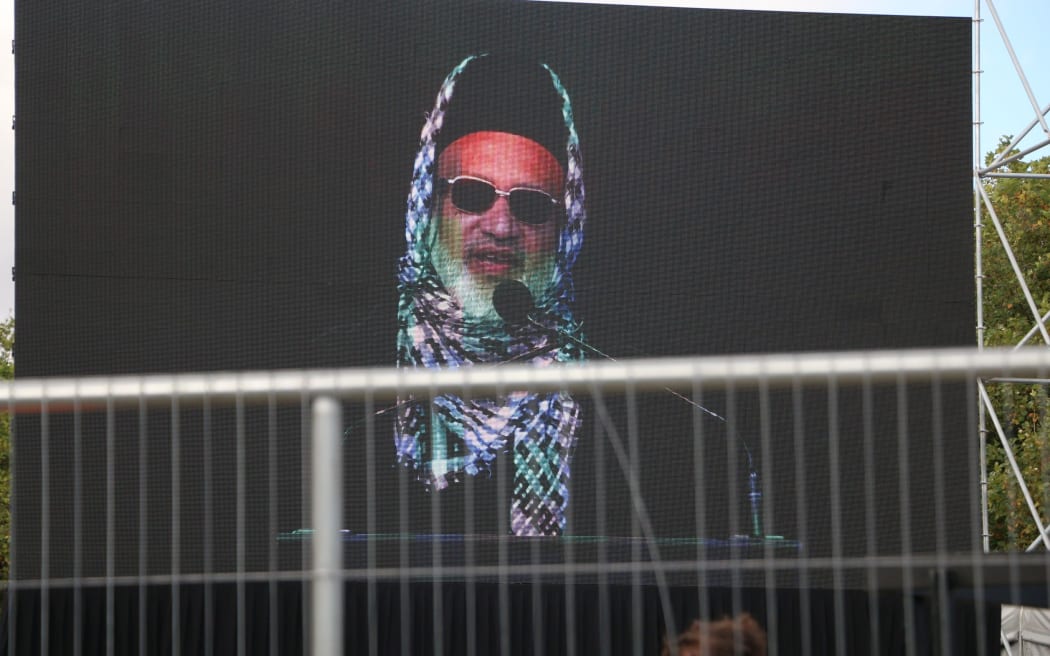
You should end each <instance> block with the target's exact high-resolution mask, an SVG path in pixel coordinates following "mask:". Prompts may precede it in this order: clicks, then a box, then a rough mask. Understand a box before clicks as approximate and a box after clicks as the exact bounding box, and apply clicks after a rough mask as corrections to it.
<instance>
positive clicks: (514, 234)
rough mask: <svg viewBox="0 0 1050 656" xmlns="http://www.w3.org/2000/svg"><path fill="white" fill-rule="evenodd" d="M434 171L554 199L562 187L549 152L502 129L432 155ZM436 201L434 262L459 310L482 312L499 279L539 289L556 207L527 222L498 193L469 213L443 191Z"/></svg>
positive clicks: (554, 235) (549, 258) (549, 260)
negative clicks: (488, 203) (537, 220)
mask: <svg viewBox="0 0 1050 656" xmlns="http://www.w3.org/2000/svg"><path fill="white" fill-rule="evenodd" d="M437 172H438V177H439V178H442V179H454V178H457V177H459V176H469V177H471V178H477V179H479V180H483V181H486V182H489V183H491V185H492V186H493V187H494V188H496V189H499V190H502V191H510V190H513V189H532V190H539V191H543V192H546V193H547V194H548V195H549V196H551V197H552V198H554V199H557V200H559V201H560V200H561V198H562V190H563V186H564V171H563V169H562V167H561V164H560V163H559V162H558V160H557V159H555V157H554V155H552V154H551V153H550V151H548V150H547V149H546V148H544V147H543V146H541V145H540V144H538V143H536V142H535V141H532V140H531V139H527V138H525V137H521V136H518V135H515V134H509V133H506V132H473V133H471V134H468V135H466V136H464V137H461V138H459V139H457V140H456V141H454V142H453V143H452V144H450V145H449V146H448V147H447V148H446V149H445V151H444V152H443V153H442V154H441V156H440V157H439V158H438V170H437ZM438 201H439V204H438V212H437V229H438V233H437V244H436V247H435V249H434V265H435V268H436V269H437V272H438V275H439V276H440V277H441V279H442V282H443V283H444V284H445V287H446V288H447V289H448V290H449V291H450V292H451V293H453V294H454V295H455V296H456V297H457V298H458V300H459V301H460V303H461V305H462V306H463V308H464V311H465V312H466V313H467V314H472V315H479V314H480V315H486V314H490V313H491V299H492V291H493V290H494V289H495V288H496V286H497V285H498V284H499V283H500V282H503V281H504V280H520V281H521V282H523V283H525V285H526V286H527V287H529V289H530V291H532V293H533V294H534V295H539V294H541V293H542V292H543V291H545V290H546V287H547V284H548V283H549V282H550V279H551V273H552V271H553V269H552V267H553V262H554V253H555V249H556V248H557V243H558V241H557V240H558V232H559V230H560V229H561V225H562V222H563V221H564V218H563V217H564V211H563V210H562V209H561V206H560V205H558V206H557V207H554V208H552V211H551V212H550V216H551V218H550V220H548V221H546V222H545V223H542V224H540V225H534V224H530V223H526V222H524V221H522V220H520V218H518V217H516V216H515V214H514V213H513V212H512V211H511V203H510V199H509V198H507V197H506V196H500V195H497V196H495V202H493V203H492V205H491V206H490V207H487V208H485V209H483V210H480V211H474V212H471V211H465V210H464V209H462V208H460V207H457V206H456V205H455V204H454V203H453V198H452V194H451V193H450V192H449V190H448V189H445V190H444V191H443V192H442V193H441V194H440V196H439V197H438Z"/></svg>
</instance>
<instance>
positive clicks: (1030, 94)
mask: <svg viewBox="0 0 1050 656" xmlns="http://www.w3.org/2000/svg"><path fill="white" fill-rule="evenodd" d="M982 6H983V8H985V9H987V13H988V15H989V16H990V17H991V19H992V21H993V22H994V24H995V27H996V30H997V32H998V35H999V37H1000V38H1001V39H1002V42H1003V44H1004V45H1005V47H1006V51H1007V53H1008V54H1009V56H1010V60H1011V62H1012V64H1013V67H1014V72H1015V74H1016V75H1017V79H1018V82H1019V83H1020V84H1021V86H1022V87H1023V88H1024V92H1025V95H1026V96H1027V98H1028V102H1029V103H1030V104H1031V109H1032V113H1033V119H1032V120H1031V121H1030V122H1029V123H1028V125H1026V126H1024V128H1022V129H1021V130H1020V131H1019V132H1018V133H1017V135H1015V136H1014V137H1013V140H1012V141H1011V143H1010V144H1008V145H1007V146H1006V147H1005V148H1004V149H1003V150H1002V151H1001V152H999V153H997V154H996V155H995V157H994V158H993V161H992V162H991V163H989V164H988V165H986V166H985V165H983V164H982V159H983V158H982V153H981V125H982V123H981V75H982V73H983V72H984V71H983V70H982V67H981V31H980V27H981V24H982V23H983V21H984V19H983V18H982V14H981V11H982ZM973 21H974V30H973V57H974V64H975V66H974V75H973V79H974V84H973V94H974V96H973V102H974V166H973V188H974V192H973V193H974V200H973V209H974V219H975V220H974V233H975V262H976V290H977V344H978V347H979V348H983V347H984V342H985V330H986V326H985V324H984V308H983V302H984V298H983V282H984V272H983V263H982V243H983V239H982V236H983V231H984V230H985V228H987V227H988V226H987V225H986V224H985V217H987V218H989V219H990V220H991V227H992V228H993V229H994V230H995V231H996V234H997V235H998V237H999V243H1000V245H1001V247H1002V248H1003V252H1004V253H1005V255H1006V257H1007V259H1008V260H1009V262H1010V266H1011V268H1012V269H1013V273H1014V277H1015V279H1016V282H1017V290H1018V293H1019V295H1020V296H1023V298H1024V301H1025V303H1026V305H1027V307H1028V309H1029V311H1030V312H1031V315H1032V328H1031V330H1029V331H1028V333H1027V334H1026V335H1025V336H1024V337H1023V338H1022V339H1021V340H1020V341H1019V342H1018V343H1017V344H1016V345H1015V347H1014V348H1015V349H1019V348H1021V347H1023V346H1025V345H1026V344H1027V343H1028V342H1029V341H1030V340H1032V339H1033V338H1034V337H1035V336H1036V335H1037V334H1038V335H1039V337H1041V338H1042V341H1043V344H1044V345H1046V346H1050V333H1048V332H1047V321H1048V319H1050V312H1046V313H1043V312H1041V311H1040V309H1039V307H1038V305H1037V304H1036V302H1035V299H1034V298H1033V297H1032V292H1031V290H1030V288H1029V286H1028V281H1027V280H1026V279H1025V276H1024V273H1023V270H1022V267H1021V264H1020V263H1019V262H1018V261H1017V257H1016V255H1015V254H1014V250H1013V247H1012V246H1011V244H1010V240H1009V239H1008V238H1007V235H1006V232H1005V230H1004V229H1003V224H1002V222H1001V221H1000V220H999V216H998V215H997V213H996V211H995V208H994V207H993V206H992V203H991V200H990V198H989V196H988V193H987V190H986V189H985V180H987V179H994V178H1029V179H1036V180H1047V179H1050V175H1048V174H1041V173H1003V172H999V169H1001V168H1002V167H1003V166H1004V165H1006V164H1009V163H1010V162H1013V161H1016V160H1018V159H1021V158H1022V157H1027V156H1029V155H1031V154H1033V153H1038V152H1039V151H1042V150H1044V149H1046V148H1047V146H1050V126H1048V124H1047V118H1046V115H1047V112H1048V111H1050V104H1046V105H1040V104H1039V102H1038V101H1037V99H1036V95H1035V92H1034V91H1033V89H1032V86H1031V84H1029V82H1028V76H1027V75H1026V74H1025V71H1024V67H1023V66H1022V65H1021V62H1020V60H1018V58H1017V54H1016V53H1015V51H1014V48H1013V44H1012V43H1011V41H1010V37H1009V35H1008V34H1007V31H1006V26H1005V25H1004V24H1003V22H1002V20H1001V19H1000V17H999V12H998V11H997V10H996V7H995V2H994V0H975V2H974V17H973ZM1044 100H1045V99H1044ZM1037 127H1038V129H1039V130H1041V131H1042V133H1043V136H1044V138H1043V139H1041V140H1039V141H1038V142H1037V143H1036V144H1034V145H1032V146H1029V147H1026V148H1025V149H1023V150H1021V151H1019V152H1017V153H1015V154H1013V155H1010V153H1011V152H1012V151H1013V150H1014V149H1015V148H1017V147H1018V145H1019V144H1020V143H1021V142H1022V141H1023V140H1024V139H1026V138H1027V137H1028V136H1029V135H1030V134H1032V132H1033V130H1035V129H1036V128H1037ZM1048 184H1050V183H1048ZM986 382H992V381H979V392H980V400H979V431H980V440H981V450H980V452H981V465H982V466H981V472H982V474H981V476H982V478H981V498H982V505H983V508H984V517H983V518H982V531H983V536H982V537H983V543H984V549H985V551H988V550H989V534H990V531H989V526H988V473H987V458H986V451H985V442H986V438H987V436H988V433H989V429H988V420H989V418H990V419H991V424H992V426H993V428H994V430H995V432H996V434H997V436H998V438H999V441H1000V443H1001V444H1002V445H1003V448H1004V450H1005V453H1006V457H1007V460H1008V461H1009V462H1010V465H1011V470H1012V471H1013V474H1014V477H1015V479H1016V481H1017V484H1018V486H1019V487H1020V489H1021V492H1022V494H1023V495H1024V497H1025V500H1026V504H1027V506H1028V509H1029V512H1030V513H1031V514H1032V518H1033V520H1034V521H1035V524H1036V526H1037V527H1038V528H1039V530H1040V534H1041V539H1037V540H1035V541H1034V542H1033V543H1032V544H1031V545H1029V547H1028V550H1029V551H1031V550H1033V549H1035V548H1036V547H1037V546H1038V545H1039V543H1040V542H1042V543H1043V545H1044V546H1045V548H1046V549H1047V550H1050V536H1048V534H1047V533H1048V531H1050V527H1048V526H1047V525H1046V524H1045V523H1044V521H1043V519H1042V518H1041V516H1040V514H1039V512H1038V510H1037V509H1036V506H1035V503H1034V502H1033V500H1032V494H1031V492H1030V490H1029V489H1028V486H1027V485H1026V484H1025V481H1024V477H1023V476H1022V475H1021V470H1020V468H1019V467H1018V466H1017V463H1016V460H1015V458H1014V454H1013V450H1012V449H1011V447H1010V442H1009V440H1008V439H1007V437H1006V433H1005V431H1004V430H1003V428H1002V424H1001V422H1000V421H999V418H998V417H997V416H996V409H995V408H994V407H993V405H992V403H991V400H990V399H989V397H988V393H987V390H986V388H985V383H986ZM994 382H996V383H1007V384H1010V383H1025V384H1033V383H1034V384H1050V380H1048V379H1038V378H1035V379H1027V378H1026V379H1023V380H1021V379H995V381H994Z"/></svg>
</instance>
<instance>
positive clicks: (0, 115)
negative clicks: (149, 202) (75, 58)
mask: <svg viewBox="0 0 1050 656" xmlns="http://www.w3.org/2000/svg"><path fill="white" fill-rule="evenodd" d="M22 1H23V2H25V1H28V0H22ZM603 2H604V4H617V3H616V2H615V1H614V0H603ZM629 4H639V5H673V6H680V7H698V8H699V7H709V8H722V9H745V10H769V11H817V12H840V13H861V14H895V15H910V16H966V17H972V16H973V15H974V13H975V10H976V8H975V0H735V1H734V0H722V1H720V2H719V1H705V0H692V1H686V0H680V1H677V2H674V1H667V0H664V1H655V0H650V1H647V0H639V1H635V2H631V3H629ZM977 4H979V8H980V9H979V10H980V15H981V18H982V29H981V63H982V66H981V68H982V69H983V71H984V74H983V75H982V76H981V105H980V107H981V120H982V122H983V126H982V128H981V148H980V152H981V153H982V154H983V153H984V152H987V151H988V150H990V149H991V148H992V147H993V146H994V145H995V143H996V141H997V139H998V136H999V135H1002V134H1018V133H1019V132H1021V130H1022V129H1023V128H1024V127H1025V126H1026V125H1027V124H1028V123H1029V122H1030V121H1031V120H1032V119H1033V118H1034V117H1035V115H1036V114H1035V111H1034V110H1033V108H1032V103H1031V101H1030V100H1029V98H1028V95H1027V94H1026V92H1025V90H1024V87H1023V86H1022V85H1021V83H1020V81H1019V77H1018V75H1017V73H1016V72H1015V70H1014V66H1013V64H1012V63H1011V60H1010V57H1009V56H1008V54H1007V50H1006V47H1005V45H1004V42H1003V40H1002V38H1001V37H1000V36H999V31H998V29H997V28H996V25H995V22H994V21H993V20H992V12H991V11H990V7H989V4H988V0H977ZM992 4H993V5H994V7H995V10H996V11H997V12H998V15H999V18H1000V20H1001V21H1002V24H1003V28H1004V30H1005V32H1006V35H1007V37H1008V38H1009V40H1010V42H1011V44H1012V46H1013V48H1014V52H1015V54H1016V56H1017V58H1018V60H1019V62H1020V65H1021V67H1022V68H1023V70H1024V72H1025V74H1026V75H1027V76H1028V82H1029V86H1030V87H1031V91H1032V93H1033V95H1034V97H1035V99H1036V104H1037V105H1038V106H1039V107H1045V106H1046V105H1047V104H1050V67H1048V66H1045V52H1046V44H1045V39H1046V36H1045V33H1046V26H1047V25H1050V2H1045V0H992ZM0 7H2V9H0V62H2V63H0V180H2V181H4V182H5V183H6V184H4V185H0V318H6V317H8V316H10V315H12V314H14V307H15V289H14V282H13V281H12V279H11V269H12V268H13V267H14V263H15V249H14V232H15V212H14V206H12V204H11V201H10V198H11V192H12V191H14V186H15V176H14V172H15V147H14V144H15V142H14V139H15V132H14V130H11V129H10V124H9V123H8V121H9V117H13V116H14V114H15V101H14V80H15V74H14V67H15V58H14V56H13V55H12V54H11V49H10V43H11V41H12V39H14V0H0ZM1041 134H1042V133H1041V129H1040V128H1039V127H1038V126H1037V128H1036V135H1035V136H1034V137H1030V138H1029V139H1027V140H1026V141H1025V142H1023V143H1026V144H1027V143H1032V142H1033V141H1034V139H1035V137H1038V136H1041ZM1041 154H1046V152H1044V153H1041ZM962 225H965V224H962Z"/></svg>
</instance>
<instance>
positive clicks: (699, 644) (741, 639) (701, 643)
mask: <svg viewBox="0 0 1050 656" xmlns="http://www.w3.org/2000/svg"><path fill="white" fill-rule="evenodd" d="M677 643H678V656H766V632H765V630H764V629H763V628H762V626H761V625H760V624H759V623H758V622H757V621H756V620H755V618H753V617H751V615H749V614H748V613H741V614H740V615H737V616H736V617H734V618H729V617H723V618H722V619H720V620H717V621H711V622H702V621H700V620H695V621H694V622H693V624H692V626H690V627H689V628H688V629H687V630H686V631H684V632H683V633H682V634H681V635H680V636H678V640H677ZM660 653H661V656H670V654H671V647H670V645H668V644H667V641H666V640H665V641H664V646H663V650H662V651H661V652H660Z"/></svg>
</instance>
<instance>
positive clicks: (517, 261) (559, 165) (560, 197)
mask: <svg viewBox="0 0 1050 656" xmlns="http://www.w3.org/2000/svg"><path fill="white" fill-rule="evenodd" d="M430 158H432V159H430ZM428 159H430V161H428ZM416 169H417V170H416V179H415V184H414V187H413V196H410V208H409V224H410V227H411V226H412V224H413V221H415V222H416V223H415V225H416V226H417V228H418V239H419V243H420V247H419V248H418V249H417V252H419V254H420V263H421V264H423V263H424V262H428V263H429V265H430V268H431V269H432V270H433V272H434V274H435V275H436V279H437V281H438V282H439V283H440V284H441V286H442V287H443V288H444V289H445V290H446V291H447V292H448V294H449V295H450V296H451V297H452V298H453V299H454V301H455V303H456V306H458V309H459V311H461V312H462V314H463V316H464V318H467V319H468V320H469V319H488V318H494V314H493V309H492V293H493V291H494V290H495V288H496V286H498V285H499V284H500V283H501V282H503V281H505V280H517V281H520V282H522V283H524V284H525V286H526V287H527V288H528V289H529V290H530V291H531V292H532V294H533V296H534V297H535V298H536V300H537V302H538V303H542V302H544V301H549V300H551V299H557V300H558V302H565V301H566V300H568V299H570V298H571V286H570V285H571V279H570V278H569V276H568V271H569V268H570V267H571V265H572V262H573V261H574V260H575V257H576V254H577V252H578V250H579V245H580V241H581V239H582V228H583V217H584V214H583V205H582V201H583V188H582V178H581V177H580V162H579V151H578V145H577V137H576V134H575V128H574V127H573V124H572V114H571V110H570V109H569V103H568V95H567V94H566V92H565V90H564V88H563V87H562V86H561V82H560V80H559V79H558V77H557V76H556V75H555V74H554V73H553V72H552V71H551V70H550V69H549V68H547V67H546V66H544V65H542V64H539V63H537V62H534V61H525V60H522V59H521V58H518V57H513V56H507V55H498V56H497V55H488V56H480V57H470V58H467V59H466V60H465V61H464V62H462V63H461V64H460V65H459V66H458V67H457V68H456V69H454V70H453V72H452V73H451V74H450V75H449V77H448V78H447V79H446V81H445V84H444V85H442V88H441V91H440V92H439V96H438V103H437V105H436V106H435V109H434V111H433V113H431V115H430V119H429V120H428V122H427V125H426V126H425V128H424V134H423V148H422V150H421V152H420V158H418V159H417V163H416ZM414 200H415V201H418V206H413V205H412V202H413V201H414ZM420 226H421V227H420ZM409 237H410V248H411V245H412V239H413V237H412V235H411V234H410V235H409ZM410 252H411V251H410ZM424 266H425V265H424ZM563 311H567V309H566V310H563Z"/></svg>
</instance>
